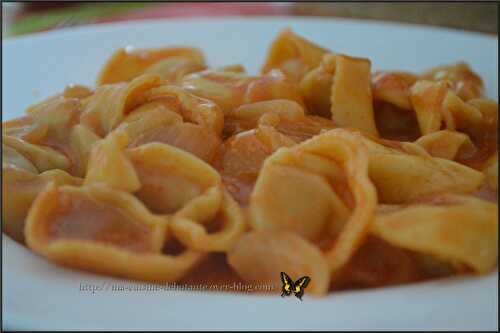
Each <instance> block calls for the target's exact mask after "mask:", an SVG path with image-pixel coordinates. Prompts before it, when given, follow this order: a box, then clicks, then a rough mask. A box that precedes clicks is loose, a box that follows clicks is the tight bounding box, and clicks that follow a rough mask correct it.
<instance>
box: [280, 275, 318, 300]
mask: <svg viewBox="0 0 500 333" xmlns="http://www.w3.org/2000/svg"><path fill="white" fill-rule="evenodd" d="M280 276H281V282H282V283H283V286H282V287H281V297H285V296H290V295H291V294H292V292H293V293H294V295H295V297H297V298H298V299H300V300H301V301H302V296H303V295H304V289H305V288H306V287H307V285H308V284H309V282H310V281H311V278H310V277H309V276H303V277H301V278H300V279H298V280H297V281H295V282H293V280H292V279H291V278H290V277H289V276H288V275H287V274H286V273H285V272H281V274H280Z"/></svg>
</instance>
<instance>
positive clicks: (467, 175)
mask: <svg viewBox="0 0 500 333" xmlns="http://www.w3.org/2000/svg"><path fill="white" fill-rule="evenodd" d="M365 144H366V145H367V147H368V151H369V155H370V179H371V180H372V181H373V183H374V184H375V186H376V187H377V192H378V194H379V200H380V202H382V203H404V202H406V201H409V200H412V199H414V198H417V197H419V196H422V195H426V194H430V193H435V192H455V193H469V192H472V191H474V190H477V189H478V188H479V187H480V186H481V184H482V183H483V181H484V175H483V174H482V173H481V172H479V171H476V170H474V169H472V168H469V167H467V166H465V165H462V164H459V163H456V162H453V161H450V160H447V159H443V158H437V157H431V156H430V155H429V154H428V153H427V152H426V151H425V150H424V149H423V148H421V147H420V146H419V145H417V144H414V143H409V142H407V143H400V142H397V141H388V140H382V141H381V140H379V141H378V142H376V141H372V140H370V139H367V138H365Z"/></svg>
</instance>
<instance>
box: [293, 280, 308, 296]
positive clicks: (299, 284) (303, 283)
mask: <svg viewBox="0 0 500 333" xmlns="http://www.w3.org/2000/svg"><path fill="white" fill-rule="evenodd" d="M309 282H311V278H310V277H309V276H303V277H301V278H300V279H298V280H297V281H295V283H294V289H293V293H294V294H295V296H296V297H297V298H298V299H300V300H301V301H302V296H303V295H304V289H305V288H306V287H307V285H308V284H309Z"/></svg>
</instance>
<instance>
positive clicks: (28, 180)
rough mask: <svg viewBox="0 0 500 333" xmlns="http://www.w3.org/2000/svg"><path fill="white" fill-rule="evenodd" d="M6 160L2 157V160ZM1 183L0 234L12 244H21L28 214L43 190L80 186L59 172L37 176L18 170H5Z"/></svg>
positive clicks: (71, 178) (78, 181)
mask: <svg viewBox="0 0 500 333" xmlns="http://www.w3.org/2000/svg"><path fill="white" fill-rule="evenodd" d="M4 158H5V156H4ZM2 175H3V177H4V179H3V182H2V204H3V209H2V230H3V231H4V232H5V233H6V234H7V235H9V236H10V237H12V238H13V239H14V240H16V241H18V242H20V243H24V223H25V219H26V216H27V215H28V210H29V209H30V207H31V204H32V203H33V201H34V200H35V198H36V196H37V195H38V193H40V192H41V191H42V190H43V189H44V188H45V186H46V185H47V184H48V183H50V182H54V183H55V184H58V185H80V184H81V183H82V180H81V179H80V178H75V177H72V176H70V175H69V174H68V173H66V172H64V171H61V170H50V171H45V172H42V173H41V174H38V171H36V172H33V173H32V172H30V171H28V170H24V169H21V168H17V167H10V166H8V167H5V164H4V167H3V169H2Z"/></svg>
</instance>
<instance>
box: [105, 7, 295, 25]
mask: <svg viewBox="0 0 500 333" xmlns="http://www.w3.org/2000/svg"><path fill="white" fill-rule="evenodd" d="M291 5H293V4H291V3H227V4H223V3H218V4H211V3H203V4H201V3H184V4H180V3H175V4H173V3H170V4H163V5H159V6H154V7H151V8H147V9H143V10H137V11H134V12H131V13H127V14H124V15H116V16H111V17H105V18H102V19H99V20H98V21H97V23H105V22H115V21H127V20H144V19H158V18H175V17H190V16H191V17H200V16H252V15H291V11H292V6H291Z"/></svg>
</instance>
